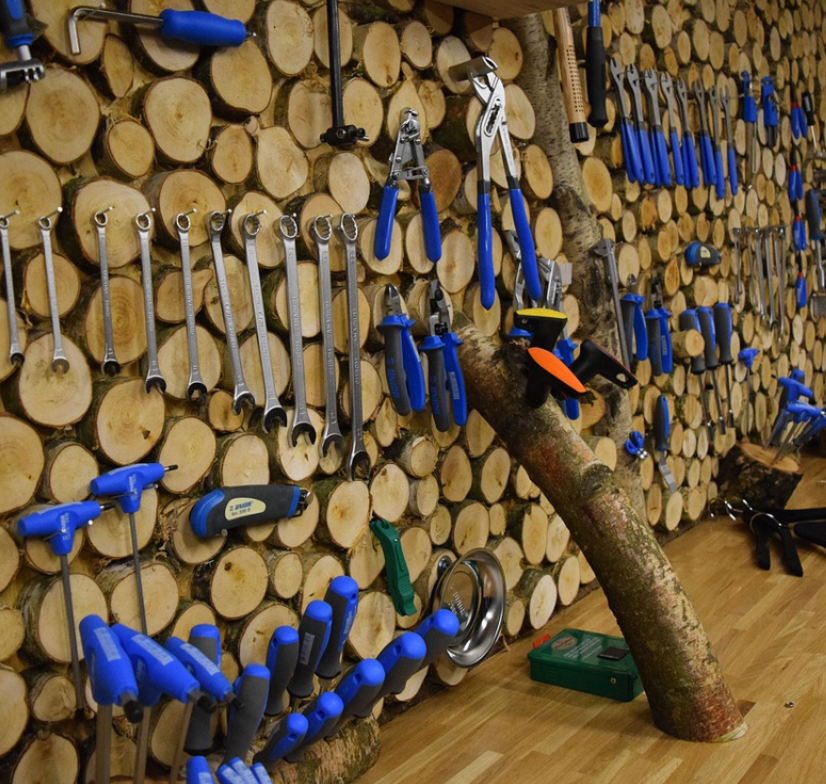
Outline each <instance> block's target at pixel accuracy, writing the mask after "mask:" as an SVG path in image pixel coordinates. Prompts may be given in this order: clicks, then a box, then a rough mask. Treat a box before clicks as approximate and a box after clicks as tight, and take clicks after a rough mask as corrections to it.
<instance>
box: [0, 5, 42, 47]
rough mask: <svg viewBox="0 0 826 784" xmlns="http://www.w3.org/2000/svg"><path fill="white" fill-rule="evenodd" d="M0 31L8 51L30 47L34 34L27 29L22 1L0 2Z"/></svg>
mask: <svg viewBox="0 0 826 784" xmlns="http://www.w3.org/2000/svg"><path fill="white" fill-rule="evenodd" d="M0 30H2V32H3V38H4V39H5V42H6V46H8V47H9V49H16V48H17V47H18V46H31V45H32V43H33V42H34V34H33V33H32V31H31V30H30V29H29V23H28V21H27V19H26V12H25V10H24V8H23V0H2V2H0Z"/></svg>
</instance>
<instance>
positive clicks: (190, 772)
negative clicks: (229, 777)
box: [186, 757, 215, 784]
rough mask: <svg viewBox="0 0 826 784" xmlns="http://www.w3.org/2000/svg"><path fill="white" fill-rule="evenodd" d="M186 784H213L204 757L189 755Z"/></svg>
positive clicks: (210, 772) (213, 781)
mask: <svg viewBox="0 0 826 784" xmlns="http://www.w3.org/2000/svg"><path fill="white" fill-rule="evenodd" d="M186 784H215V779H214V778H213V777H212V771H211V770H210V768H209V762H207V758H206V757H190V758H189V759H188V760H187V763H186Z"/></svg>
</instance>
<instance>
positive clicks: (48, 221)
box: [37, 207, 63, 231]
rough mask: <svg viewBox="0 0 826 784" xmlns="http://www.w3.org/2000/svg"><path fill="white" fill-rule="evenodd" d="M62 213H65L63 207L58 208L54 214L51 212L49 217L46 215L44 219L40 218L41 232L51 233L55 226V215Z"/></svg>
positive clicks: (38, 223)
mask: <svg viewBox="0 0 826 784" xmlns="http://www.w3.org/2000/svg"><path fill="white" fill-rule="evenodd" d="M61 212H63V207H58V208H57V209H56V210H54V211H53V212H50V213H49V214H48V215H44V216H43V217H42V218H38V219H37V225H38V226H40V229H41V231H51V230H52V228H53V227H54V224H55V222H54V221H53V220H52V218H53V217H54V216H55V215H60V213H61Z"/></svg>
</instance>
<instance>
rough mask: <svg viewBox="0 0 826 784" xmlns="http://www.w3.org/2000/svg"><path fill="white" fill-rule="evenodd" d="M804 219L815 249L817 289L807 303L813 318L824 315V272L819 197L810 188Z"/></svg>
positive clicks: (825, 304) (825, 285)
mask: <svg viewBox="0 0 826 784" xmlns="http://www.w3.org/2000/svg"><path fill="white" fill-rule="evenodd" d="M806 219H807V221H808V224H809V239H810V240H811V242H812V245H813V247H814V249H815V261H816V263H817V277H816V280H817V291H815V292H813V293H812V296H811V298H810V299H809V304H810V305H811V308H812V315H813V316H814V317H815V318H820V317H821V316H826V272H824V270H823V251H822V245H823V229H821V227H820V199H819V197H818V192H817V191H816V190H815V189H814V188H810V189H809V191H808V192H807V193H806Z"/></svg>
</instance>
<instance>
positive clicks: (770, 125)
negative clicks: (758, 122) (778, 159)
mask: <svg viewBox="0 0 826 784" xmlns="http://www.w3.org/2000/svg"><path fill="white" fill-rule="evenodd" d="M761 84H762V90H761V92H760V105H761V108H762V109H763V128H764V129H765V131H766V146H767V147H768V148H769V149H770V150H773V149H774V148H775V147H777V141H778V133H777V123H778V115H777V94H776V93H775V91H774V79H773V78H772V77H771V76H764V77H763V80H762V82H761Z"/></svg>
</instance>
